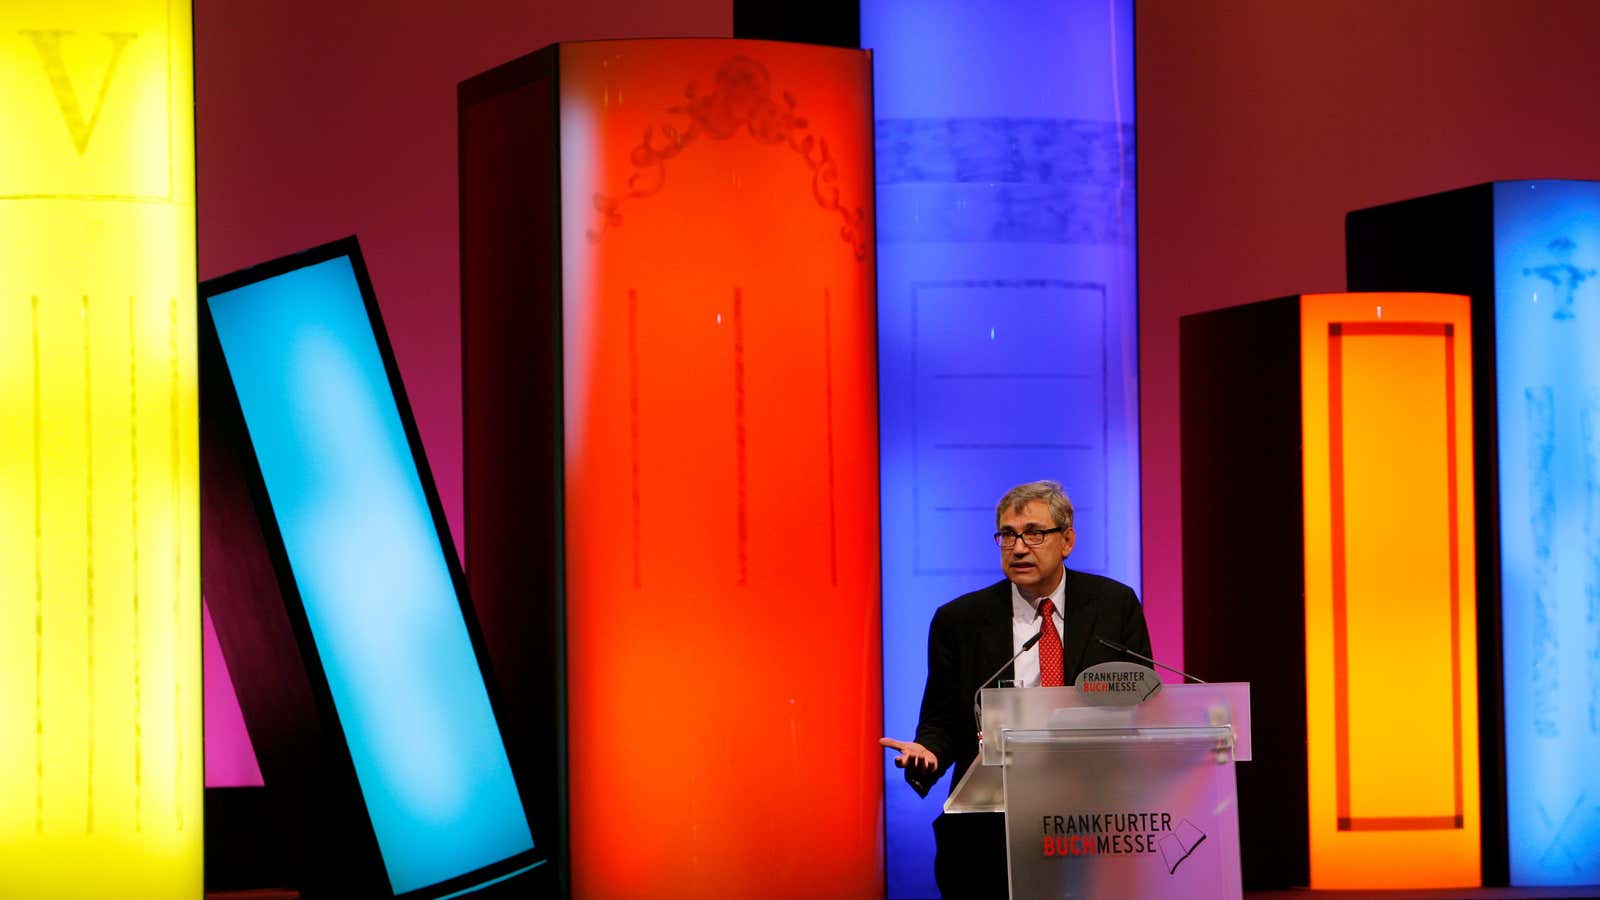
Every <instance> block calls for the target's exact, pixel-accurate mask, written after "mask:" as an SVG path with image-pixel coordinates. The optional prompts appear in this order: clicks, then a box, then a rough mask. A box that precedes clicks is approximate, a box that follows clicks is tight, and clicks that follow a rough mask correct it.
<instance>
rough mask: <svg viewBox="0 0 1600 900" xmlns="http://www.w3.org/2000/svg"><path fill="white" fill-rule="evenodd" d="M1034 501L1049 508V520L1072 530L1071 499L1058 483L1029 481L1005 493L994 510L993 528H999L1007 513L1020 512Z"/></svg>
mask: <svg viewBox="0 0 1600 900" xmlns="http://www.w3.org/2000/svg"><path fill="white" fill-rule="evenodd" d="M1036 500H1037V501H1041V502H1043V503H1044V504H1045V505H1046V506H1048V507H1050V518H1052V519H1054V520H1055V523H1056V524H1057V525H1058V526H1060V527H1062V528H1067V529H1070V528H1072V499H1071V498H1069V497H1068V496H1067V492H1066V491H1064V490H1062V489H1061V482H1059V481H1030V482H1028V483H1027V484H1019V485H1017V486H1016V487H1014V488H1012V489H1011V490H1009V491H1006V494H1005V496H1004V497H1001V498H1000V502H999V504H997V505H996V506H995V508H994V525H995V527H996V528H999V527H1000V520H1001V519H1003V518H1005V514H1006V513H1007V512H1020V511H1021V510H1022V508H1023V507H1024V506H1027V505H1028V504H1029V503H1033V502H1034V501H1036Z"/></svg>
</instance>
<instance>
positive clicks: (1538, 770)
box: [1347, 180, 1600, 885]
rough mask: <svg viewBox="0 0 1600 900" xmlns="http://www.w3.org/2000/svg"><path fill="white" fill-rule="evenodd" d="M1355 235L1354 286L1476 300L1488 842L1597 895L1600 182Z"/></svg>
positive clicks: (1491, 849) (1448, 206)
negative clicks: (1494, 811)
mask: <svg viewBox="0 0 1600 900" xmlns="http://www.w3.org/2000/svg"><path fill="white" fill-rule="evenodd" d="M1347 230H1348V233H1349V236H1350V247H1349V269H1350V279H1351V283H1352V285H1354V284H1358V283H1359V284H1364V285H1369V286H1382V285H1400V286H1406V287H1420V286H1424V285H1443V286H1447V287H1440V288H1437V289H1449V290H1456V291H1460V292H1462V293H1467V294H1470V295H1471V297H1472V303H1473V317H1474V322H1475V324H1476V325H1477V326H1478V333H1479V335H1480V336H1481V339H1482V341H1483V346H1482V347H1480V351H1479V358H1480V360H1481V361H1482V363H1481V364H1480V366H1479V372H1478V380H1477V385H1476V387H1477V398H1478V399H1477V408H1478V415H1479V416H1480V417H1481V420H1482V421H1481V422H1480V423H1479V427H1478V442H1479V451H1480V454H1482V455H1481V457H1480V459H1481V460H1482V462H1483V470H1482V472H1481V474H1480V478H1479V491H1480V498H1479V521H1480V523H1481V527H1483V528H1484V529H1485V531H1486V532H1490V533H1492V530H1493V529H1495V528H1498V536H1497V538H1496V539H1493V540H1487V539H1486V540H1485V541H1484V542H1483V547H1482V548H1481V552H1480V554H1479V577H1480V583H1481V584H1482V586H1483V590H1484V591H1485V593H1486V596H1485V603H1484V610H1483V617H1484V619H1485V622H1486V624H1487V626H1488V627H1489V628H1491V629H1498V633H1499V640H1498V641H1493V642H1492V643H1491V644H1490V646H1489V647H1488V648H1487V649H1488V657H1487V662H1488V663H1489V664H1488V665H1486V666H1484V670H1483V682H1484V698H1485V720H1486V722H1488V721H1492V720H1496V719H1499V718H1500V717H1501V716H1502V715H1503V721H1504V729H1503V732H1502V731H1501V729H1499V728H1494V729H1492V730H1491V731H1490V733H1489V734H1488V735H1486V739H1485V742H1484V745H1485V756H1486V758H1488V759H1492V760H1494V762H1495V763H1496V765H1494V766H1493V767H1492V771H1491V772H1490V773H1489V776H1490V777H1486V778H1485V782H1484V783H1485V791H1486V793H1490V794H1492V796H1493V800H1494V801H1496V805H1498V803H1500V802H1503V803H1504V814H1505V819H1504V824H1503V831H1501V832H1499V833H1497V834H1493V835H1490V836H1489V837H1488V839H1487V840H1486V842H1485V854H1486V856H1489V857H1490V858H1491V859H1492V858H1493V857H1495V856H1498V857H1499V859H1498V860H1497V862H1498V870H1497V871H1495V872H1493V873H1492V874H1491V877H1495V876H1496V875H1497V876H1498V878H1506V877H1507V876H1508V877H1509V881H1510V883H1512V884H1518V885H1584V884H1594V883H1595V882H1597V881H1600V855H1597V854H1596V853H1595V852H1594V850H1593V847H1594V844H1595V842H1596V841H1600V774H1597V773H1596V771H1595V767H1594V766H1593V765H1591V764H1590V763H1589V761H1590V760H1591V759H1593V758H1594V757H1595V756H1596V755H1597V754H1600V725H1597V722H1600V716H1597V714H1596V710H1597V709H1600V614H1597V610H1600V363H1597V362H1596V361H1595V359H1594V348H1595V347H1597V346H1600V314H1597V310H1600V302H1597V298H1600V286H1597V282H1596V273H1597V272H1600V183H1595V182H1586V181H1554V180H1547V181H1507V182H1496V183H1494V184H1484V185H1478V186H1475V187H1470V188H1464V189H1461V190H1458V191H1451V192H1448V193H1444V194H1437V195H1433V196H1429V197H1420V198H1416V199H1413V200H1407V201H1402V202H1400V203H1395V204H1390V205H1387V206H1380V207H1374V208H1372V209H1365V210H1360V211H1357V212H1354V213H1351V215H1350V217H1349V224H1348V227H1347ZM1419 236H1420V237H1419ZM1495 592H1498V596H1496V593H1495ZM1489 634H1492V632H1489V633H1487V634H1486V640H1489ZM1497 657H1498V658H1497ZM1497 663H1498V664H1497ZM1502 755H1503V756H1502ZM1501 764H1503V771H1502V769H1501ZM1486 872H1491V870H1490V868H1489V867H1488V866H1486Z"/></svg>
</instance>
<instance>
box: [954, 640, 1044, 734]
mask: <svg viewBox="0 0 1600 900" xmlns="http://www.w3.org/2000/svg"><path fill="white" fill-rule="evenodd" d="M1051 627H1053V626H1052V625H1051V624H1050V623H1049V622H1046V623H1044V625H1043V626H1041V627H1040V628H1039V630H1038V631H1037V632H1035V633H1034V635H1033V637H1031V638H1028V639H1027V640H1025V641H1023V642H1022V649H1021V650H1018V651H1017V652H1016V653H1013V654H1012V655H1011V658H1010V659H1008V660H1006V661H1005V662H1004V663H1003V664H1002V665H1001V666H1000V668H998V669H995V670H994V674H993V675H990V676H989V677H988V678H985V679H984V680H983V683H982V684H980V685H978V689H977V690H975V691H973V692H972V718H973V720H974V721H976V722H977V724H978V733H979V734H982V733H983V709H982V707H981V706H980V705H979V704H978V697H979V696H981V695H982V694H983V689H984V688H986V687H988V686H989V684H990V682H992V681H994V680H995V679H996V678H999V677H1000V673H1001V672H1004V671H1005V670H1006V666H1009V665H1011V664H1012V663H1014V662H1016V661H1017V657H1019V656H1021V655H1022V654H1024V653H1027V652H1028V651H1029V650H1032V649H1033V645H1034V644H1037V643H1039V639H1040V638H1042V637H1044V630H1045V629H1046V628H1051Z"/></svg>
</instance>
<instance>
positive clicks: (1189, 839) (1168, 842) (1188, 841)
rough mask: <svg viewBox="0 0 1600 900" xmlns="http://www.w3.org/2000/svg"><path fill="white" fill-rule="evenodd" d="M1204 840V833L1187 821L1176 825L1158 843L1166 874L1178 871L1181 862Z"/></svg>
mask: <svg viewBox="0 0 1600 900" xmlns="http://www.w3.org/2000/svg"><path fill="white" fill-rule="evenodd" d="M1205 839H1206V833H1205V832H1204V831H1201V830H1200V829H1199V828H1197V827H1195V824H1194V823H1193V822H1191V821H1189V820H1188V819H1184V820H1183V821H1181V822H1179V823H1178V827H1177V828H1174V829H1173V830H1172V833H1171V834H1168V835H1164V836H1163V837H1162V838H1161V840H1160V841H1159V842H1157V843H1158V846H1159V847H1160V848H1161V859H1162V860H1163V861H1164V862H1165V863H1166V864H1167V874H1168V875H1171V874H1173V873H1175V872H1177V871H1178V867H1179V866H1181V865H1183V861H1184V860H1186V859H1188V858H1189V856H1190V854H1192V853H1194V851H1195V848H1196V847H1198V846H1200V844H1201V843H1203V842H1204V841H1205Z"/></svg>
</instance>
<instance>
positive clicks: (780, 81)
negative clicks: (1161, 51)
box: [560, 40, 883, 898]
mask: <svg viewBox="0 0 1600 900" xmlns="http://www.w3.org/2000/svg"><path fill="white" fill-rule="evenodd" d="M870 89H871V72H870V57H869V55H868V54H867V53H865V52H863V51H853V50H840V49H831V48H821V47H808V46H800V45H788V44H780V43H770V42H758V41H727V40H681V41H619V42H600V43H586V44H568V45H562V46H561V55H560V92H561V112H560V116H561V166H562V203H561V209H562V231H563V234H562V247H563V259H562V285H563V298H562V301H563V327H564V347H563V352H564V360H563V365H564V379H565V383H564V390H565V430H566V468H565V479H566V524H567V535H568V545H567V556H566V562H567V572H566V588H567V605H566V651H567V667H568V668H567V671H568V678H567V684H568V717H569V718H568V728H569V733H568V758H569V760H570V772H569V785H570V823H571V824H570V837H571V858H572V884H573V888H574V893H575V896H578V897H584V898H589V897H629V898H638V897H753V896H761V897H847V896H870V895H873V894H878V893H881V891H882V889H883V868H882V840H883V837H882V824H881V817H880V810H881V803H882V773H881V769H880V765H881V764H880V759H879V756H878V752H877V745H876V737H877V730H878V729H879V727H880V723H881V718H882V711H881V674H880V647H881V642H880V635H879V627H880V626H879V621H880V619H879V603H878V582H879V574H878V547H879V545H878V502H877V499H878V485H877V437H876V420H877V409H876V404H875V399H874V398H875V395H876V391H875V385H876V374H875V364H874V359H875V346H876V333H875V318H874V304H873V284H874V274H873V257H872V252H871V248H872V223H871V210H872V196H873V180H872V163H871V159H872V121H871V112H870V110H871V101H870Z"/></svg>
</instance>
